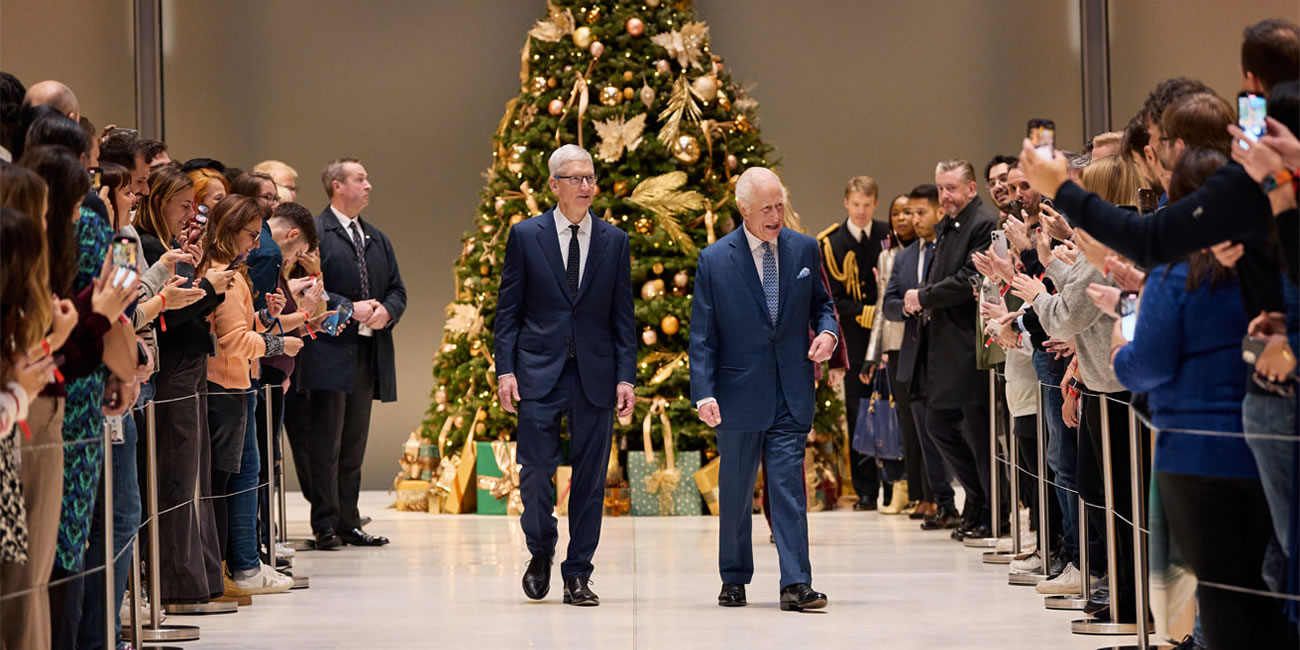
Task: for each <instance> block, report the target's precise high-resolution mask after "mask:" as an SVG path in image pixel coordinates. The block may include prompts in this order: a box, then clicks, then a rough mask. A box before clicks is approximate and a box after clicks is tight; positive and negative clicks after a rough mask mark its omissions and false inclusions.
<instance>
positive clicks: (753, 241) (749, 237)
mask: <svg viewBox="0 0 1300 650" xmlns="http://www.w3.org/2000/svg"><path fill="white" fill-rule="evenodd" d="M740 229H741V230H743V231H745V241H746V242H747V243H748V244H749V250H750V252H754V251H757V250H759V247H760V246H762V245H763V240H762V239H759V238H758V237H755V236H754V233H752V232H749V228H746V227H745V224H744V223H743V222H742V223H741V224H740ZM772 246H773V248H772V250H773V251H774V252H775V251H776V242H772Z"/></svg>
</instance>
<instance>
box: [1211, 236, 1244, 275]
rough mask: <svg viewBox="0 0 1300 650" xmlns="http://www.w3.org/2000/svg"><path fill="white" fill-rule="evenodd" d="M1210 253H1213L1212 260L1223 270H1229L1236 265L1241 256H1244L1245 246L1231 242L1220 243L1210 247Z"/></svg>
mask: <svg viewBox="0 0 1300 650" xmlns="http://www.w3.org/2000/svg"><path fill="white" fill-rule="evenodd" d="M1210 252H1211V253H1214V259H1216V260H1218V262H1219V264H1220V265H1221V266H1223V268H1225V269H1230V268H1232V267H1234V266H1236V265H1237V261H1238V260H1240V259H1241V256H1242V255H1245V254H1246V245H1245V244H1242V243H1239V242H1238V243H1234V242H1232V241H1221V242H1219V243H1217V244H1215V245H1213V246H1211V247H1210Z"/></svg>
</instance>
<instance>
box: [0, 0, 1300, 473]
mask: <svg viewBox="0 0 1300 650" xmlns="http://www.w3.org/2000/svg"><path fill="white" fill-rule="evenodd" d="M544 4H545V3H544V2H543V1H542V0H509V1H507V0H494V1H491V2H471V1H468V0H466V1H459V2H453V1H451V0H447V1H440V2H427V1H424V0H388V1H385V2H379V3H356V2H343V1H342V0H275V1H274V2H259V1H255V0H223V1H222V2H200V1H199V0H165V1H164V2H163V11H164V30H165V33H166V38H165V42H164V49H165V61H164V71H165V83H164V90H165V93H166V105H165V111H166V112H165V117H166V128H167V140H168V143H169V144H170V146H171V148H172V151H173V157H174V158H178V159H185V158H188V157H192V156H211V157H215V158H218V159H221V160H223V161H225V162H226V163H228V164H233V165H237V166H242V167H251V166H252V165H253V164H254V163H256V162H257V161H259V160H262V159H264V158H268V157H276V158H280V159H282V160H284V161H286V162H288V163H289V164H291V165H293V166H295V167H297V168H298V170H299V171H300V172H301V173H302V174H303V178H302V179H300V182H299V187H300V188H301V193H300V195H299V199H300V201H301V202H302V203H303V204H305V205H307V206H308V207H310V208H311V209H312V211H313V212H317V211H319V210H320V209H321V208H323V207H324V205H325V198H324V192H323V190H322V189H321V188H320V185H319V181H318V180H317V179H318V178H319V172H320V168H321V166H322V165H323V163H324V162H325V161H327V160H329V159H331V158H333V157H336V156H339V155H354V156H358V157H360V158H361V159H362V160H363V161H364V162H365V164H366V166H367V167H368V169H369V171H370V174H371V178H372V179H373V181H374V183H375V190H374V194H373V200H372V203H371V206H370V208H369V209H368V210H367V212H366V216H367V218H368V219H370V220H371V221H373V222H374V223H375V224H377V225H378V226H379V227H380V228H382V229H383V230H384V231H385V232H387V233H388V235H389V236H390V237H391V238H392V239H393V242H394V245H395V247H396V248H397V252H398V257H399V261H400V263H401V267H402V271H403V276H404V279H405V280H406V284H407V290H408V302H409V306H408V309H407V312H406V315H405V317H404V319H403V321H402V322H401V324H400V325H399V326H398V328H397V330H396V332H395V334H396V337H397V346H398V351H399V360H398V384H399V396H400V401H399V402H398V403H396V404H391V405H376V408H375V413H374V418H373V427H372V435H371V442H370V447H369V452H368V454H367V462H366V466H365V468H364V476H365V487H367V488H382V487H386V486H387V485H388V482H389V481H390V479H391V478H392V476H393V474H394V473H395V472H396V456H397V454H398V453H399V446H400V444H401V442H402V441H403V440H404V439H405V437H406V435H407V433H409V432H410V431H411V430H412V429H413V428H414V427H415V426H417V425H418V423H419V421H420V419H421V417H422V414H423V412H424V409H425V407H426V405H427V394H428V390H429V387H430V385H431V375H430V372H429V361H430V359H431V357H432V355H433V352H434V350H435V347H436V346H437V344H438V343H439V341H440V338H441V326H442V322H443V314H442V308H443V306H444V305H446V304H447V302H448V301H449V300H450V299H451V296H452V287H451V279H450V268H451V262H452V260H453V258H454V257H455V255H456V253H457V251H458V250H459V237H460V233H461V232H462V231H463V230H464V228H465V227H466V226H467V224H468V223H469V222H470V219H471V216H472V213H473V210H474V209H475V206H476V204H477V195H478V192H479V189H480V188H481V186H482V179H481V178H480V175H479V174H480V172H481V171H482V170H483V169H484V168H485V167H486V166H487V165H488V163H489V162H490V160H491V150H490V148H489V146H490V145H489V143H490V136H491V133H492V131H493V130H494V129H495V127H496V124H497V120H498V119H499V118H500V116H501V111H502V106H503V104H504V103H505V101H506V100H507V99H509V98H510V97H512V96H514V94H515V93H516V91H517V88H518V76H517V73H518V65H519V63H518V62H519V59H518V54H519V47H520V46H521V45H522V44H523V36H524V33H525V32H526V30H527V29H528V27H529V26H530V24H531V23H532V22H533V21H534V20H535V19H536V18H538V17H539V16H540V14H541V13H543V12H544ZM696 4H697V7H698V9H699V12H700V17H701V18H702V19H704V20H706V21H708V22H709V24H710V26H711V27H712V37H713V40H712V43H713V48H712V49H713V50H714V52H716V53H718V54H720V55H722V56H723V57H725V58H726V61H727V64H728V65H729V66H730V68H731V69H732V71H733V72H734V73H735V74H736V76H737V78H738V79H740V80H742V81H744V82H745V83H748V84H753V85H755V86H756V88H755V90H754V92H753V95H754V96H755V97H756V98H757V99H758V100H759V101H760V102H761V103H762V106H761V107H760V109H759V115H760V118H761V121H762V126H763V129H764V134H765V137H766V138H767V139H768V141H769V142H771V143H773V144H775V145H776V147H777V154H778V155H779V156H780V157H781V158H782V159H783V165H782V174H783V176H784V177H785V180H786V181H787V183H788V185H789V186H790V189H791V191H792V192H793V193H794V199H795V203H796V205H797V206H798V208H799V210H800V212H801V213H802V214H803V216H804V219H805V223H806V224H807V226H808V229H809V230H813V231H816V230H820V229H821V228H823V227H825V226H826V225H829V224H830V223H832V222H834V221H836V220H838V219H840V218H842V208H841V206H840V196H841V192H842V188H843V183H844V181H845V179H847V178H848V177H849V176H851V175H855V174H869V175H871V176H874V177H876V179H877V180H878V181H879V182H880V185H881V192H882V195H884V200H888V199H889V197H892V196H893V195H894V194H897V193H899V192H903V191H906V190H907V189H910V188H911V187H912V186H913V185H915V184H917V183H921V182H929V181H932V180H933V168H934V163H935V162H936V161H937V160H939V159H940V158H948V157H965V158H968V159H970V160H971V161H972V162H974V163H975V164H976V166H977V168H980V169H982V167H983V163H984V162H985V160H986V159H987V158H988V157H989V156H990V155H991V154H992V153H994V152H1004V153H1013V152H1014V151H1015V148H1016V147H1017V146H1018V143H1019V141H1020V138H1021V136H1022V135H1023V132H1024V124H1025V120H1026V119H1027V118H1029V117H1050V118H1053V119H1055V120H1056V122H1057V127H1058V140H1059V143H1060V145H1061V146H1062V147H1065V148H1077V147H1079V146H1080V145H1081V143H1082V141H1083V133H1082V118H1081V112H1080V108H1079V106H1080V103H1081V91H1080V86H1081V81H1080V72H1079V57H1078V38H1077V25H1078V18H1077V16H1078V0H1046V1H1044V0H1002V1H998V2H978V3H977V2H950V1H940V0H918V1H915V2H908V3H902V2H885V1H876V2H861V1H856V0H821V1H818V2H792V1H790V0H748V1H747V2H744V3H743V4H742V3H738V2H734V1H724V0H697V3H696ZM1241 4H1242V3H1225V2H1221V1H1219V0H1194V1H1191V0H1183V1H1181V2H1179V1H1176V0H1141V1H1140V2H1139V1H1130V0H1122V1H1119V2H1113V3H1111V19H1112V33H1113V38H1114V39H1115V40H1114V42H1113V43H1112V51H1111V56H1112V75H1113V86H1114V92H1113V97H1114V107H1115V108H1114V112H1115V119H1116V121H1119V122H1122V121H1123V120H1125V119H1127V117H1128V115H1130V114H1131V113H1132V111H1133V110H1135V109H1136V107H1137V104H1138V103H1140V102H1141V100H1142V98H1143V97H1144V96H1145V94H1146V92H1147V90H1148V89H1149V88H1150V86H1152V85H1153V84H1154V83H1155V82H1156V81H1158V80H1159V79H1160V78H1163V77H1165V76H1169V75H1173V74H1189V75H1193V76H1198V77H1200V78H1202V79H1204V80H1205V81H1206V82H1207V83H1210V84H1211V85H1212V86H1214V87H1215V88H1216V89H1217V90H1219V91H1220V92H1221V93H1224V94H1225V95H1226V94H1231V93H1234V92H1235V88H1236V75H1237V74H1238V73H1237V63H1236V62H1237V48H1238V47H1239V44H1240V36H1239V35H1240V30H1241V28H1242V27H1244V25H1245V24H1247V23H1248V22H1250V21H1253V20H1256V19H1258V18H1260V17H1263V16H1265V15H1270V14H1277V15H1290V17H1291V18H1292V19H1295V18H1296V13H1297V11H1296V8H1295V6H1294V3H1293V2H1292V0H1255V1H1253V2H1251V3H1247V5H1248V8H1246V9H1238V8H1237V6H1239V5H1241ZM130 5H131V3H130V1H129V0H111V1H95V2H91V1H90V0H80V1H75V0H43V1H41V2H34V1H32V0H0V68H2V69H5V70H7V71H11V72H14V73H15V74H17V75H18V76H19V77H20V78H21V79H23V80H24V81H28V82H31V81H36V80H39V79H41V78H45V77H57V78H60V79H64V80H66V81H69V82H70V83H71V84H72V86H73V87H74V88H75V89H76V90H77V92H78V94H79V95H80V96H81V99H82V103H83V106H85V107H86V113H87V115H88V116H90V117H91V118H92V119H94V120H96V121H97V122H99V123H101V124H102V123H103V122H104V121H105V120H108V119H112V120H115V121H118V122H120V123H128V122H130V121H132V116H133V114H134V108H133V107H134V103H133V99H132V91H131V83H132V69H131V58H130V57H131V49H130V48H131V43H130V34H131V32H130V22H129V21H130ZM1230 6H1231V7H1232V8H1229V7H1230ZM742 7H743V9H744V11H743V12H742V11H740V9H741V8H742ZM71 16H76V19H75V20H73V19H71V18H70V17H71ZM1163 20H1171V21H1173V22H1174V24H1175V25H1176V27H1175V28H1168V29H1157V28H1155V27H1153V26H1154V25H1157V24H1159V23H1160V21H1163ZM56 26H58V29H56ZM60 30H62V31H60ZM56 34H57V35H58V36H57V38H56V37H55V35H56ZM1144 38H1153V39H1154V40H1152V41H1150V42H1148V41H1144V40H1143V39H1144ZM69 43H75V44H76V46H75V47H68V46H67V44H69ZM878 216H883V215H878ZM290 476H292V473H290Z"/></svg>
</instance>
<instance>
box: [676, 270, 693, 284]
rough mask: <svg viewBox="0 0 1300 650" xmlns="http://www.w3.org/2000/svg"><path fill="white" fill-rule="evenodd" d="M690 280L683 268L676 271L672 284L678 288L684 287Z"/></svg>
mask: <svg viewBox="0 0 1300 650" xmlns="http://www.w3.org/2000/svg"><path fill="white" fill-rule="evenodd" d="M690 281H691V276H690V274H688V273H687V272H686V271H685V270H681V271H678V272H677V275H674V276H673V286H674V287H677V288H679V289H685V288H686V285H687V283H689V282H690Z"/></svg>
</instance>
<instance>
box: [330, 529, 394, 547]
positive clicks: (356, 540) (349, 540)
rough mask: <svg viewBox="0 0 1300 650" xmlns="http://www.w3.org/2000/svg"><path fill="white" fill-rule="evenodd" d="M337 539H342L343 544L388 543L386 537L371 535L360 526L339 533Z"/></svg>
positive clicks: (380, 544)
mask: <svg viewBox="0 0 1300 650" xmlns="http://www.w3.org/2000/svg"><path fill="white" fill-rule="evenodd" d="M339 539H341V540H343V543H344V544H351V545H353V546H383V545H384V544H387V543H388V538H387V537H380V536H379V535H371V534H370V533H367V532H366V531H364V530H361V529H360V528H353V529H352V530H345V531H343V532H341V533H339Z"/></svg>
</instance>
